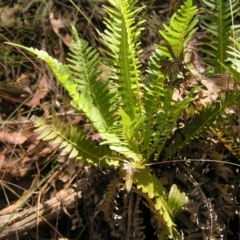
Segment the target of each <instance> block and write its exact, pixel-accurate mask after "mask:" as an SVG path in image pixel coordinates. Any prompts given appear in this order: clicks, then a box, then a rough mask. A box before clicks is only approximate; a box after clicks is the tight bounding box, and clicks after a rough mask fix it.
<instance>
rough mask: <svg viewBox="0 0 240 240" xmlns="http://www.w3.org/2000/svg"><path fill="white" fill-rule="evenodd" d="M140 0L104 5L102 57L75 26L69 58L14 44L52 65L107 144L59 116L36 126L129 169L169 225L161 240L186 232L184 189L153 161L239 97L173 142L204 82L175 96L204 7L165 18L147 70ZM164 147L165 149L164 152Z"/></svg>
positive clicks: (46, 135)
mask: <svg viewBox="0 0 240 240" xmlns="http://www.w3.org/2000/svg"><path fill="white" fill-rule="evenodd" d="M136 3H137V0H109V5H108V6H104V9H105V11H106V13H107V17H106V18H105V25H106V30H105V31H104V32H103V33H102V35H101V40H102V43H103V44H104V46H105V48H104V51H105V53H106V55H107V59H101V57H100V56H99V54H98V53H97V51H96V50H94V49H93V48H92V47H90V46H89V44H88V43H87V42H86V41H84V40H82V39H80V38H79V36H78V33H77V31H76V29H75V28H74V27H72V36H73V41H72V45H71V49H70V54H69V56H68V62H69V63H68V64H62V63H60V62H59V61H57V60H56V59H53V58H52V57H51V56H49V55H48V54H47V53H46V52H44V51H39V50H37V49H33V48H27V47H23V46H20V45H15V46H18V47H22V48H24V49H26V50H28V51H30V52H31V53H33V54H35V55H36V56H37V57H38V58H40V59H42V60H44V61H45V62H46V63H47V64H48V65H49V67H50V68H51V69H52V71H53V72H54V74H55V76H56V78H57V79H58V81H59V82H60V83H61V84H62V86H63V87H64V88H65V89H66V90H67V91H68V93H69V96H70V97H71V99H72V101H71V103H72V106H73V107H74V108H75V109H76V110H77V111H79V112H81V113H84V114H85V116H86V118H87V119H88V120H89V121H90V123H91V124H92V126H93V127H94V129H95V130H96V131H97V132H98V133H99V135H100V136H101V138H102V139H103V141H102V142H101V143H100V144H98V143H96V142H94V141H91V140H90V139H87V138H86V137H85V136H84V133H83V132H82V131H81V130H80V129H76V128H74V127H69V126H68V127H67V126H65V125H64V124H59V123H58V122H57V119H56V118H55V117H54V119H53V120H54V121H53V123H52V125H51V126H49V125H47V124H46V122H45V120H44V119H37V120H36V124H35V125H36V131H39V132H41V134H40V136H39V139H42V140H53V141H54V142H55V143H58V144H59V145H60V146H59V148H60V149H61V151H62V153H64V154H69V157H70V158H76V159H78V160H80V159H81V160H84V161H86V162H87V163H88V164H91V165H95V166H98V164H99V161H100V160H101V163H102V162H104V164H105V166H106V167H113V166H115V167H118V168H119V169H120V170H121V171H122V169H123V170H124V171H125V182H126V184H125V185H126V190H127V191H131V188H132V184H133V183H134V184H135V185H136V187H137V188H138V189H140V190H141V191H142V193H143V196H144V197H145V198H146V200H147V202H148V203H149V206H151V209H153V211H154V214H159V216H161V217H160V218H161V219H163V223H164V226H165V228H164V229H163V231H162V233H161V234H160V235H159V237H160V239H164V237H165V236H166V235H167V236H168V237H170V238H175V239H181V237H180V235H179V234H178V232H177V230H176V226H175V224H174V218H175V217H176V216H177V214H178V213H179V212H180V211H181V208H182V206H183V203H184V199H185V194H184V193H180V191H179V190H178V189H177V187H176V186H175V185H173V186H172V188H171V190H170V193H169V195H168V198H167V195H166V193H165V189H164V188H163V186H162V184H161V182H160V181H159V180H158V178H157V177H156V176H154V175H153V174H152V173H151V172H150V167H149V165H150V163H151V160H152V159H153V160H154V161H161V160H163V159H164V160H167V159H168V158H170V157H171V156H172V155H173V154H174V153H176V152H177V151H178V150H180V149H182V148H183V147H185V146H186V145H187V144H189V143H191V141H193V139H195V138H197V137H199V136H201V134H204V133H206V132H207V131H208V129H209V128H210V127H212V125H213V124H217V123H219V122H221V121H222V117H224V110H225V108H226V107H228V106H230V105H233V104H234V103H235V102H236V101H237V100H238V99H239V98H240V96H239V94H233V95H231V96H225V98H223V100H222V105H217V104H216V105H213V106H209V107H207V108H206V109H204V110H203V111H202V112H201V113H200V114H199V115H196V118H194V119H193V120H192V122H191V123H187V122H186V123H185V124H184V127H183V129H182V131H181V132H182V135H178V134H177V135H176V136H177V137H176V139H175V140H174V142H173V144H172V145H170V146H167V145H166V142H167V140H168V139H169V137H171V136H172V133H173V130H174V128H175V127H176V123H177V121H178V120H179V118H180V117H181V115H182V113H183V112H184V111H185V110H186V109H187V108H188V106H189V104H190V103H191V102H192V101H193V100H194V93H195V91H196V90H197V89H198V88H199V86H198V87H195V88H192V89H191V90H190V91H189V92H188V93H187V94H186V95H185V96H183V97H182V99H180V100H178V101H175V100H173V94H174V85H173V84H174V82H177V81H178V80H179V79H180V80H182V81H184V80H186V79H187V78H188V74H186V71H185V67H184V65H183V60H182V55H183V53H184V50H185V48H186V44H187V42H188V41H189V40H190V39H191V38H192V36H193V34H194V33H195V32H196V30H197V28H196V25H197V23H198V20H197V17H196V14H197V8H196V7H195V6H193V3H192V0H186V1H185V3H184V5H182V6H181V8H180V9H179V10H178V12H176V13H175V14H174V15H173V16H172V18H171V20H170V24H169V26H166V25H164V31H160V32H159V33H160V35H161V36H162V37H163V39H164V43H163V44H157V45H156V51H155V53H153V55H152V56H151V58H150V61H149V69H148V70H147V71H146V72H145V73H142V72H141V62H140V60H139V54H140V53H141V50H140V41H139V36H140V34H141V31H142V30H143V23H144V21H140V22H136V19H135V18H136V16H137V14H138V13H139V12H140V11H142V10H143V8H144V7H141V8H135V4H136ZM165 63H166V64H167V66H166V65H165V66H164V64H165ZM103 64H104V65H105V66H107V67H108V69H109V70H110V75H109V76H104V77H103V75H102V72H101V71H99V70H97V69H98V66H100V65H103ZM163 150H164V151H165V152H166V154H165V155H164V157H163V158H162V156H163V155H162V154H163ZM160 218H159V219H160ZM161 224H162V223H161Z"/></svg>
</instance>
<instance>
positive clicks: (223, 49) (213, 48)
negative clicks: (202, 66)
mask: <svg viewBox="0 0 240 240" xmlns="http://www.w3.org/2000/svg"><path fill="white" fill-rule="evenodd" d="M238 3H239V0H232V1H231V2H230V1H229V0H210V1H209V0H202V4H203V12H204V14H203V15H202V16H201V21H200V23H201V26H202V27H203V28H204V29H205V30H206V31H207V33H210V34H206V40H204V42H203V51H204V52H205V53H207V54H208V55H209V57H207V58H204V60H205V61H206V63H208V65H209V66H210V67H212V68H213V72H214V73H224V71H225V69H224V67H223V65H222V64H221V63H225V61H226V59H227V51H228V49H229V48H228V47H229V46H230V45H231V41H230V39H229V37H230V36H231V33H232V30H231V25H232V20H234V19H235V17H236V16H237V14H238V10H239V8H238V7H237V6H238ZM229 4H231V5H232V6H230V5H229ZM231 10H233V11H231Z"/></svg>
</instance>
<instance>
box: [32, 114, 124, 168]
mask: <svg viewBox="0 0 240 240" xmlns="http://www.w3.org/2000/svg"><path fill="white" fill-rule="evenodd" d="M35 127H36V130H35V132H40V133H41V134H40V135H39V136H38V139H39V140H43V141H50V140H51V141H52V144H54V145H55V144H57V145H59V146H58V148H59V149H60V150H61V153H60V155H69V156H68V158H75V159H81V160H84V161H87V162H88V164H91V165H94V166H98V165H99V159H101V158H103V157H104V156H106V155H109V156H110V154H111V151H110V150H109V148H108V147H106V146H98V143H97V142H94V141H92V140H91V139H86V134H84V132H83V131H81V130H80V129H77V128H76V127H69V126H66V125H65V124H64V123H59V122H58V120H57V118H56V117H53V124H51V125H48V124H47V123H46V120H45V119H42V118H37V119H36V121H35ZM104 163H106V164H107V163H108V161H104ZM109 163H110V161H109ZM101 164H102V163H101ZM106 164H105V165H106ZM111 165H115V166H118V165H119V163H118V161H115V162H114V161H111Z"/></svg>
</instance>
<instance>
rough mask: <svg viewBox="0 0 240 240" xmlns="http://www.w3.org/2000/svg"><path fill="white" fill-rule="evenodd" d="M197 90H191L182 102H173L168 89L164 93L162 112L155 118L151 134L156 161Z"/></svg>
mask: <svg viewBox="0 0 240 240" xmlns="http://www.w3.org/2000/svg"><path fill="white" fill-rule="evenodd" d="M196 90H197V88H193V89H192V90H191V91H190V92H189V93H188V95H187V96H186V97H185V98H184V99H183V100H182V101H177V102H174V101H173V100H172V93H173V90H172V91H171V90H170V89H169V90H167V89H166V91H165V96H164V101H163V102H162V110H163V111H161V112H160V113H159V115H158V117H157V118H156V123H157V127H156V130H157V131H156V132H155V133H154V134H153V145H152V146H153V148H154V149H155V158H154V160H156V161H157V160H158V159H159V156H160V154H161V152H162V149H163V147H164V146H165V143H166V141H167V139H168V138H169V136H170V135H171V133H172V131H173V129H174V127H175V126H176V123H177V121H178V120H179V117H180V115H181V114H182V113H183V111H184V110H186V109H187V107H188V105H189V103H190V102H192V101H193V98H192V95H193V93H194V92H196Z"/></svg>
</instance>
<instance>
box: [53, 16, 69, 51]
mask: <svg viewBox="0 0 240 240" xmlns="http://www.w3.org/2000/svg"><path fill="white" fill-rule="evenodd" d="M49 20H50V23H51V25H52V28H53V31H54V32H55V33H56V34H57V35H58V37H59V38H60V39H61V40H62V41H63V42H64V43H65V44H66V45H67V46H68V47H71V41H72V37H71V36H70V34H69V33H68V29H67V22H66V20H65V19H64V18H63V17H62V16H57V17H55V16H54V13H50V15H49Z"/></svg>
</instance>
